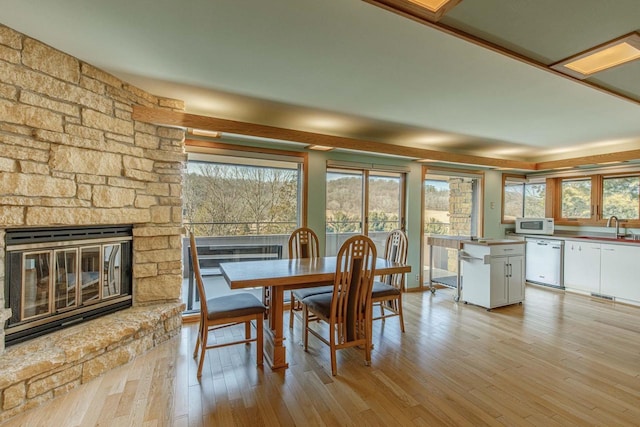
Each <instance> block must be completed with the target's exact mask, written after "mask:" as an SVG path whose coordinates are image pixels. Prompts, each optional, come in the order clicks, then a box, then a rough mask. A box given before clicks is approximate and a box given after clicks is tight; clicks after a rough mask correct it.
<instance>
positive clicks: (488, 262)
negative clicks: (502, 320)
mask: <svg viewBox="0 0 640 427" xmlns="http://www.w3.org/2000/svg"><path fill="white" fill-rule="evenodd" d="M524 253H525V242H522V241H520V242H517V241H514V240H495V241H492V240H487V241H484V242H483V241H479V242H478V241H468V242H464V244H463V253H462V255H461V257H462V300H463V301H464V302H468V303H471V304H475V305H479V306H481V307H485V308H487V309H492V308H495V307H501V306H505V305H510V304H517V303H520V302H522V301H524V282H525V280H524V260H525V258H524Z"/></svg>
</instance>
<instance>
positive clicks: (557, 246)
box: [525, 237, 564, 289]
mask: <svg viewBox="0 0 640 427" xmlns="http://www.w3.org/2000/svg"><path fill="white" fill-rule="evenodd" d="M526 241H527V252H526V256H525V279H526V281H527V282H531V283H537V284H540V285H547V286H553V287H556V288H561V289H564V280H563V275H562V264H563V257H564V240H553V239H541V238H530V237H527V238H526Z"/></svg>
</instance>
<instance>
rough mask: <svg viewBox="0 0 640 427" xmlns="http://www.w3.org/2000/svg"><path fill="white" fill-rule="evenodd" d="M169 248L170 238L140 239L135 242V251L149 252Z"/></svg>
mask: <svg viewBox="0 0 640 427" xmlns="http://www.w3.org/2000/svg"><path fill="white" fill-rule="evenodd" d="M167 248H169V237H168V236H155V237H140V238H138V239H135V240H134V241H133V250H134V251H149V250H154V249H167Z"/></svg>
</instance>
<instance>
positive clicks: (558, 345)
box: [2, 286, 640, 427]
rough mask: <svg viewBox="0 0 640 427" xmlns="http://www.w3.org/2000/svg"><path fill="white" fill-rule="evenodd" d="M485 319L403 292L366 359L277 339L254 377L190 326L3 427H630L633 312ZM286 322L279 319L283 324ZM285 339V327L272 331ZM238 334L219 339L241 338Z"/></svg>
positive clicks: (546, 305)
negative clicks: (201, 341)
mask: <svg viewBox="0 0 640 427" xmlns="http://www.w3.org/2000/svg"><path fill="white" fill-rule="evenodd" d="M526 292H527V293H526V300H525V303H524V304H523V305H515V306H510V307H505V308H500V309H496V310H493V311H491V312H488V311H486V310H484V309H482V308H480V307H475V306H471V305H465V304H463V303H462V302H460V303H456V302H454V301H453V298H452V295H453V294H452V292H451V291H449V290H439V291H438V292H437V293H436V294H435V295H432V294H430V293H429V292H425V293H409V294H406V298H405V305H404V307H405V316H406V317H405V321H406V330H407V331H406V333H405V334H401V333H400V332H399V328H398V323H397V319H389V320H387V322H386V325H384V326H383V325H382V324H381V323H380V322H376V324H375V325H374V345H375V349H374V350H373V355H372V357H373V361H372V365H371V366H370V367H367V366H364V364H363V355H362V352H361V351H359V350H357V349H349V350H343V351H341V352H339V356H338V376H337V377H332V376H331V373H330V366H329V365H330V364H329V349H328V347H326V346H325V345H323V344H321V343H319V342H318V341H317V340H314V338H313V337H310V340H311V341H310V347H311V348H310V351H309V352H308V353H305V352H304V351H303V349H302V347H300V346H299V342H300V324H299V323H298V322H297V321H296V325H295V328H294V329H293V332H291V334H290V335H289V336H288V343H287V344H288V347H287V351H288V354H287V356H288V360H289V364H290V368H289V369H287V370H284V371H279V372H272V371H271V370H270V369H268V368H266V367H265V369H258V368H256V366H255V365H254V363H255V347H254V345H251V346H245V345H240V346H233V347H226V348H222V349H218V350H210V351H209V352H208V353H207V360H206V363H205V369H204V372H203V375H202V381H201V383H198V381H197V380H196V377H195V372H196V363H195V362H194V360H193V358H192V357H191V354H192V351H193V345H194V339H195V332H196V326H195V325H193V324H192V325H185V327H184V329H183V332H182V334H181V336H180V337H178V338H176V339H174V340H172V341H170V342H167V343H165V344H163V345H161V346H160V347H158V348H156V349H154V350H152V351H150V352H149V353H147V354H146V355H144V356H143V357H140V358H138V359H137V360H136V361H134V362H132V363H130V364H128V365H126V366H124V367H121V368H118V369H116V370H114V371H112V372H110V373H109V374H107V375H105V376H103V377H101V378H98V379H96V380H94V381H93V382H91V383H89V384H86V385H84V386H82V387H80V388H78V389H75V390H73V391H72V392H70V393H68V394H66V395H64V396H61V397H59V398H57V399H55V400H53V401H51V402H48V403H46V404H44V405H42V406H40V407H38V408H36V409H33V410H31V411H30V412H28V413H26V414H23V415H21V416H19V417H16V418H14V419H11V420H9V422H7V423H5V424H3V425H2V427H6V426H30V427H31V426H98V425H99V426H171V425H174V426H176V427H183V426H184V427H186V426H261V425H267V426H280V425H284V426H293V425H299V426H316V425H328V426H333V425H353V426H362V425H372V426H396V425H397V426H409V425H418V426H440V425H444V426H482V425H506V426H570V425H576V426H588V425H600V426H638V425H640V308H639V307H632V306H626V305H623V304H616V303H612V302H608V301H601V300H597V299H592V298H589V297H586V296H581V295H574V294H569V293H567V294H564V293H562V292H559V291H555V290H551V289H547V288H540V287H534V286H529V287H527V291H526ZM287 317H288V316H285V318H287ZM285 329H286V331H287V333H289V332H290V330H289V329H288V328H285ZM242 332H243V330H242V328H241V327H239V328H237V329H235V330H234V331H233V332H232V333H234V334H242Z"/></svg>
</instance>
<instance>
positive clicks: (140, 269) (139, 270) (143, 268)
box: [133, 263, 158, 278]
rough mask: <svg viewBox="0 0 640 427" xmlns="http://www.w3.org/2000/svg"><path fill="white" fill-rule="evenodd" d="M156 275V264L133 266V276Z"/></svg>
mask: <svg viewBox="0 0 640 427" xmlns="http://www.w3.org/2000/svg"><path fill="white" fill-rule="evenodd" d="M157 275H158V264H156V263H149V264H140V263H138V264H136V265H135V266H134V267H133V277H135V278H139V277H154V276H157Z"/></svg>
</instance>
